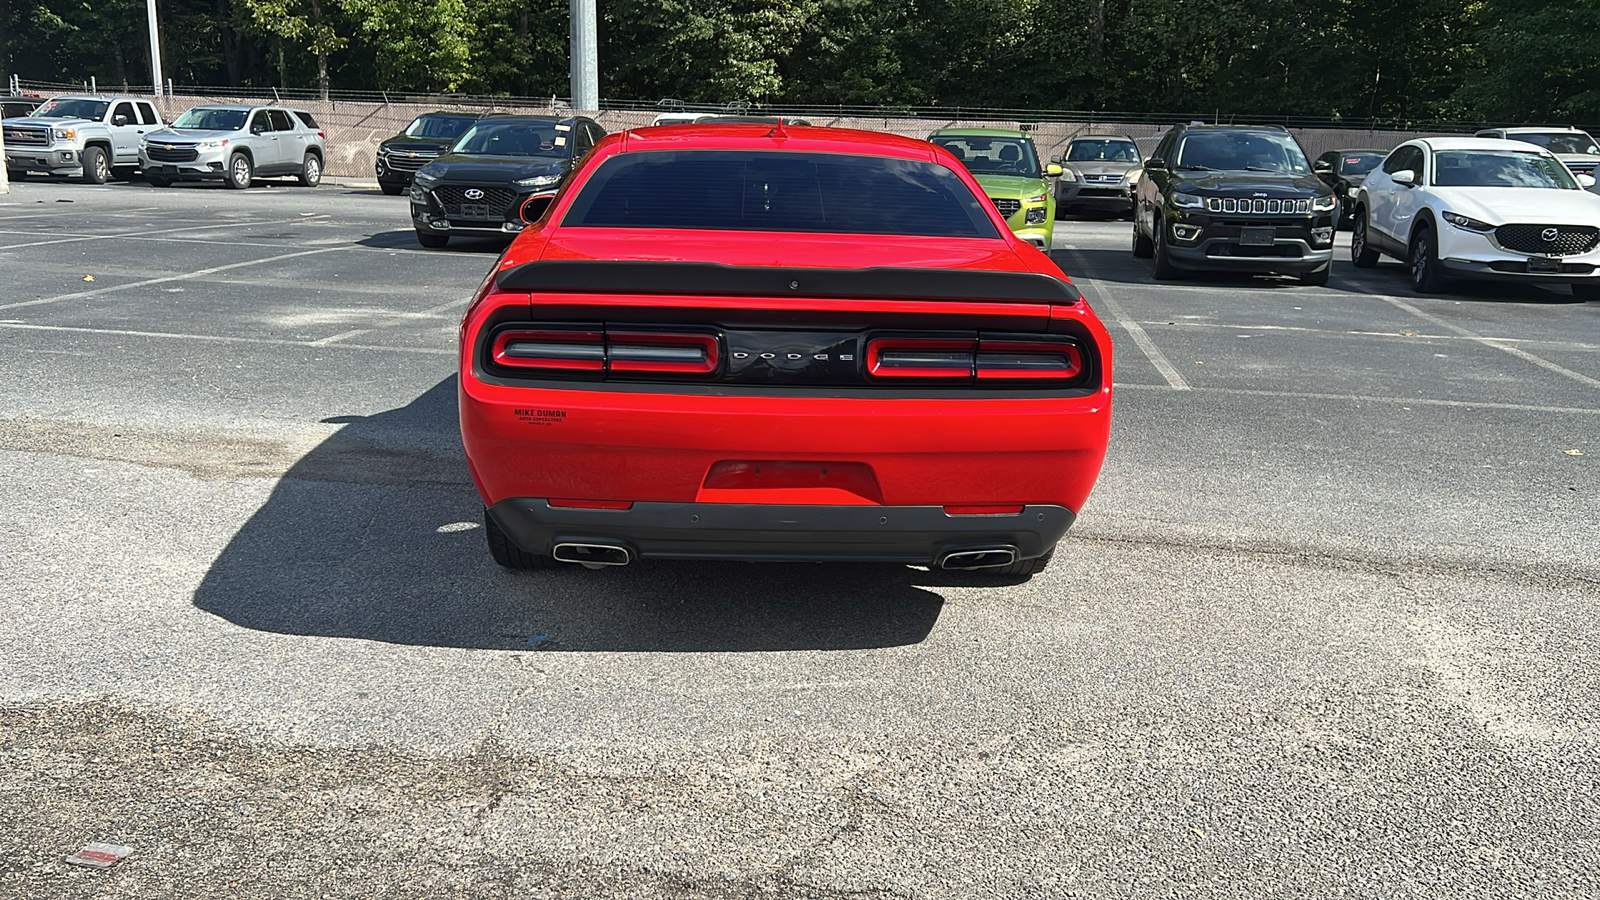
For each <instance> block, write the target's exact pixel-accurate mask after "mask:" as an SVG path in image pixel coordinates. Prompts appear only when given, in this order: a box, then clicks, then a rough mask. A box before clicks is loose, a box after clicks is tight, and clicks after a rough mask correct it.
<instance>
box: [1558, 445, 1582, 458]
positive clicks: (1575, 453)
mask: <svg viewBox="0 0 1600 900" xmlns="http://www.w3.org/2000/svg"><path fill="white" fill-rule="evenodd" d="M1561 452H1562V453H1565V454H1566V455H1568V456H1582V455H1583V451H1582V450H1579V449H1578V448H1576V447H1574V448H1572V449H1571V450H1563V451H1561Z"/></svg>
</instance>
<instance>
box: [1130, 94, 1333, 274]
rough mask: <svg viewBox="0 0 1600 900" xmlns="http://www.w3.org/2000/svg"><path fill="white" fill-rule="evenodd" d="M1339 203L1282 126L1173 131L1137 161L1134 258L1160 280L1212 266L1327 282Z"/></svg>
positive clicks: (1195, 127)
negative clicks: (1139, 166)
mask: <svg viewBox="0 0 1600 900" xmlns="http://www.w3.org/2000/svg"><path fill="white" fill-rule="evenodd" d="M1337 206H1338V199H1337V198H1336V197H1335V196H1334V194H1333V189H1332V188H1330V187H1329V186H1328V185H1326V184H1324V183H1323V182H1322V180H1321V179H1319V178H1317V176H1316V175H1315V174H1314V173H1313V172H1312V171H1311V164H1310V163H1308V162H1306V155H1305V152H1304V151H1303V150H1301V149H1300V145H1299V144H1298V143H1296V141H1295V139H1294V137H1293V136H1291V135H1290V134H1289V132H1288V130H1287V129H1284V128H1281V127H1275V126H1234V125H1178V126H1176V127H1174V128H1173V129H1172V130H1171V131H1169V132H1167V134H1166V136H1165V137H1163V138H1162V139H1161V143H1160V144H1158V145H1157V146H1156V149H1155V151H1154V152H1152V153H1151V154H1150V158H1149V159H1147V160H1145V163H1144V177H1142V178H1140V179H1139V188H1138V194H1137V196H1136V197H1135V199H1134V216H1133V255H1134V256H1137V257H1139V258H1140V259H1149V260H1150V261H1151V265H1150V272H1151V274H1152V275H1153V276H1155V277H1156V278H1158V279H1167V278H1176V277H1178V276H1179V275H1181V274H1182V272H1183V270H1185V269H1220V270H1232V271H1238V272H1272V273H1280V274H1288V275H1297V276H1299V278H1300V281H1301V282H1302V283H1304V284H1327V282H1328V273H1329V271H1330V269H1331V267H1332V264H1333V228H1334V225H1333V219H1334V211H1335V209H1336V208H1337Z"/></svg>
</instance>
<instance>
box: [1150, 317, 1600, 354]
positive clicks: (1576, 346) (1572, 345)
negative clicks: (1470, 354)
mask: <svg viewBox="0 0 1600 900" xmlns="http://www.w3.org/2000/svg"><path fill="white" fill-rule="evenodd" d="M1143 324H1146V325H1172V324H1173V323H1171V322H1145V323H1143ZM1176 327H1178V328H1220V329H1226V330H1230V331H1292V332H1295V333H1296V334H1314V335H1337V336H1342V337H1382V338H1403V339H1405V340H1408V341H1421V340H1428V341H1470V340H1475V339H1474V338H1471V337H1467V336H1464V335H1457V334H1421V333H1417V334H1403V333H1401V332H1398V331H1337V330H1334V329H1331V328H1308V327H1305V326H1303V325H1237V324H1234V323H1232V322H1179V323H1177V325H1176ZM1486 339H1487V340H1491V341H1515V342H1516V343H1518V344H1537V345H1539V346H1541V347H1558V348H1561V349H1564V350H1600V344H1585V343H1581V342H1576V341H1547V340H1539V339H1535V338H1528V339H1525V340H1524V339H1521V338H1497V337H1489V338H1486Z"/></svg>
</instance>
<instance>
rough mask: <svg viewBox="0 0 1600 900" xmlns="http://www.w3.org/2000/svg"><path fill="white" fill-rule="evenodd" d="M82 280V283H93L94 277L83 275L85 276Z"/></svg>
mask: <svg viewBox="0 0 1600 900" xmlns="http://www.w3.org/2000/svg"><path fill="white" fill-rule="evenodd" d="M83 280H84V281H93V280H94V276H93V275H85V276H83Z"/></svg>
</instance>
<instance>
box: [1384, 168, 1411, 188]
mask: <svg viewBox="0 0 1600 900" xmlns="http://www.w3.org/2000/svg"><path fill="white" fill-rule="evenodd" d="M1389 180H1391V181H1393V182H1394V183H1395V184H1403V185H1405V186H1406V187H1415V186H1416V184H1417V173H1416V172H1413V171H1412V170H1410V169H1401V170H1400V171H1398V172H1395V173H1394V174H1392V175H1390V176H1389Z"/></svg>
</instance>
